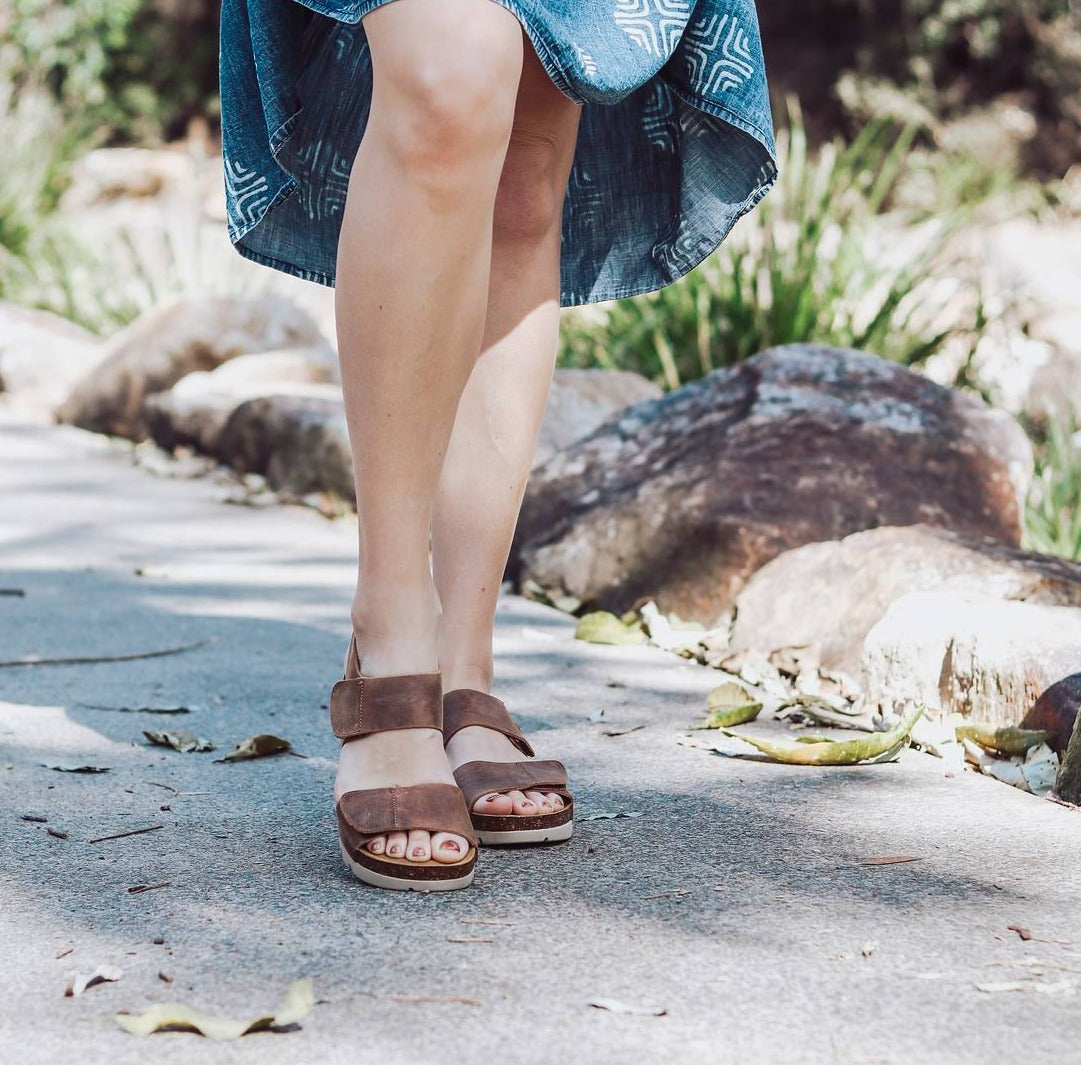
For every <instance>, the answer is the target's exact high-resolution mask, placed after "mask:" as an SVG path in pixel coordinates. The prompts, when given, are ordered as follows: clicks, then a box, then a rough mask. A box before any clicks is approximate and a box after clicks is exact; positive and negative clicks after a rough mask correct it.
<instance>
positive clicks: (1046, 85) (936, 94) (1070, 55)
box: [759, 0, 1081, 176]
mask: <svg viewBox="0 0 1081 1065" xmlns="http://www.w3.org/2000/svg"><path fill="white" fill-rule="evenodd" d="M759 15H760V18H761V21H762V30H763V39H764V43H765V47H766V60H767V64H768V66H769V69H770V73H771V77H772V79H773V81H774V83H775V84H776V85H777V86H783V87H784V88H785V89H786V90H788V91H794V92H796V93H797V94H798V95H800V97H801V99H803V100H804V102H805V104H806V105H807V106H808V108H809V110H810V113H811V114H813V115H814V116H815V118H816V120H817V121H818V129H819V130H822V129H829V130H833V131H838V130H847V131H850V130H851V129H852V128H853V127H852V125H851V121H852V119H853V118H855V120H856V122H857V123H862V122H863V121H864V120H865V119H866V118H867V117H869V116H879V117H882V116H889V117H893V118H894V119H897V120H900V121H902V122H905V123H911V122H918V123H919V124H920V125H921V127H922V129H923V130H924V131H925V133H926V134H927V135H928V138H927V139H928V142H929V143H933V144H935V145H937V146H939V147H943V146H947V142H948V141H949V139H950V131H949V129H948V128H947V127H948V125H949V124H950V123H953V122H955V121H956V120H958V119H959V118H962V117H964V116H966V115H968V114H970V113H973V112H979V111H980V110H981V109H984V108H987V107H988V106H989V105H994V104H996V102H1000V103H1002V104H1003V105H1011V106H1016V107H1018V108H1019V109H1021V110H1022V111H1023V112H1025V113H1027V114H1028V115H1029V116H1031V118H1032V119H1035V123H1034V125H1033V128H1032V129H1031V130H1030V131H1028V132H1027V133H1025V134H1024V135H1023V136H1021V138H1020V141H1021V144H1020V145H1019V155H1018V159H1017V163H1018V164H1019V165H1020V167H1021V168H1022V169H1023V170H1024V169H1030V170H1034V171H1036V172H1038V173H1042V174H1049V175H1055V176H1061V175H1062V174H1063V173H1065V171H1066V169H1067V168H1068V167H1069V166H1070V165H1071V164H1072V163H1074V162H1076V161H1077V160H1078V158H1079V157H1081V4H1079V3H1078V0H946V2H941V0H896V2H894V3H890V4H872V3H868V2H867V0H811V2H809V3H805V4H802V5H800V11H799V16H798V17H793V12H792V8H791V7H790V6H788V5H779V4H762V5H759ZM1005 140H1006V141H1008V140H1009V137H1008V136H1007V137H1006V138H1005ZM984 161H985V164H986V165H987V166H988V168H990V169H995V168H1001V167H1002V166H1003V165H1004V164H1008V162H1009V161H1008V160H1005V159H1003V158H1002V154H1001V152H1000V153H997V154H996V155H992V156H990V157H988V158H986V159H985V160H984Z"/></svg>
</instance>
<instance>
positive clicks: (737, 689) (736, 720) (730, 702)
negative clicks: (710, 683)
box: [693, 680, 762, 729]
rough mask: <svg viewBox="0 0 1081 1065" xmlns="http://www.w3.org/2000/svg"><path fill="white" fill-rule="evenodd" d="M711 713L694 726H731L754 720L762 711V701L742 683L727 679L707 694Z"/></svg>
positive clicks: (707, 707) (700, 727) (704, 727)
mask: <svg viewBox="0 0 1081 1065" xmlns="http://www.w3.org/2000/svg"><path fill="white" fill-rule="evenodd" d="M706 709H707V710H708V711H709V713H708V714H707V715H706V718H705V720H704V721H702V722H701V723H700V724H697V725H695V726H693V727H694V728H697V729H708V728H731V727H732V726H733V725H745V724H747V723H748V722H749V721H754V719H755V718H756V717H758V715H759V714H760V713H761V712H762V703H761V701H760V700H758V699H756V698H755V697H754V695H753V694H752V693H751V692H749V691H748V690H747V689H746V688H745V687H744V686H743V685H742V684H739V683H737V682H736V681H734V680H727V681H725V682H724V683H723V684H718V685H717V687H716V688H714V689H713V690H712V691H711V692H710V693H709V694H708V695H707V696H706Z"/></svg>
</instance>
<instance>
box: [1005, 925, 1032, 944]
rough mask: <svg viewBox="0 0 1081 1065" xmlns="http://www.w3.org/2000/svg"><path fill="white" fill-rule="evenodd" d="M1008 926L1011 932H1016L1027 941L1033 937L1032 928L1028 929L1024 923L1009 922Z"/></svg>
mask: <svg viewBox="0 0 1081 1065" xmlns="http://www.w3.org/2000/svg"><path fill="white" fill-rule="evenodd" d="M1006 928H1007V929H1009V931H1011V932H1016V933H1017V934H1018V935H1019V936H1020V937H1021V938H1022V939H1023V940H1025V942H1028V940H1030V939H1031V938H1032V932H1031V930H1030V929H1028V928H1025V926H1024V925H1020V924H1008V925H1006Z"/></svg>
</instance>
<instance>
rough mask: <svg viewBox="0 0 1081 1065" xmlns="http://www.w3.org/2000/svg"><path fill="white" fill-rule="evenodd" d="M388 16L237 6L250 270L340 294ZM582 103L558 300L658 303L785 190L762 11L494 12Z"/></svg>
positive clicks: (518, 2)
mask: <svg viewBox="0 0 1081 1065" xmlns="http://www.w3.org/2000/svg"><path fill="white" fill-rule="evenodd" d="M389 2H392V0H353V2H347V0H303V3H301V2H300V0H225V2H224V3H223V5H222V16H221V50H220V67H221V100H222V139H223V147H224V170H225V185H226V199H227V205H228V215H229V237H230V239H231V240H232V242H233V244H234V245H235V247H236V249H237V251H238V252H240V254H241V255H243V256H245V257H247V258H249V259H253V260H255V261H257V262H261V263H264V264H265V265H267V266H272V267H275V268H276V269H279V270H284V271H286V272H287V273H291V274H295V275H296V276H298V277H303V278H307V279H308V280H311V281H317V282H320V283H322V284H325V285H333V284H334V268H335V260H336V255H337V242H338V233H339V228H340V226H341V215H342V209H343V207H344V204H345V193H346V189H347V185H348V179H349V170H350V167H351V165H352V160H353V158H354V156H355V154H356V150H357V147H358V146H359V144H360V139H361V136H362V134H363V132H364V127H365V124H366V122H367V117H368V106H369V92H370V88H371V62H370V57H369V52H368V47H367V42H366V39H365V36H364V30H363V27H362V26H361V25H360V21H359V20H360V19H361V18H362V17H363V16H364V15H365V14H366V13H367V12H368V11H370V10H372V9H373V8H375V7H378V6H380V5H381V4H384V3H389ZM493 2H495V3H499V4H501V5H502V6H503V7H505V8H507V9H508V10H509V11H511V12H512V13H514V14H515V15H516V16H517V17H518V18H519V19H520V20H521V22H522V24H523V26H524V27H525V29H526V32H527V34H528V35H529V38H530V40H531V41H532V43H533V46H534V48H535V49H536V51H537V54H538V56H539V57H540V59H541V61H542V62H543V64H544V66H545V68H546V69H547V71H548V74H549V75H550V76H551V78H552V80H553V82H554V83H555V85H556V86H557V88H559V89H560V91H562V92H563V93H564V94H565V95H566V96H568V97H569V98H570V99H572V100H574V101H576V102H578V103H581V104H584V105H585V106H584V109H583V113H582V123H581V128H580V131H579V136H578V146H577V152H576V155H575V160H574V167H573V170H572V172H571V176H570V182H569V184H568V188H567V198H566V202H565V206H564V214H563V244H562V266H561V281H560V301H561V303H562V305H563V306H570V305H574V304H581V303H593V302H597V301H600V300H606V299H613V298H616V297H619V296H629V295H636V294H638V293H641V292H648V291H652V290H654V289H658V288H662V287H664V286H665V285H667V284H670V283H671V282H672V281H675V280H677V279H678V278H680V277H682V276H683V275H684V274H686V273H687V272H688V271H689V270H690V269H691V268H692V267H694V266H695V265H697V264H698V263H699V262H701V260H702V259H703V258H705V257H706V256H707V255H708V254H709V253H710V252H711V251H713V250H714V249H715V248H716V247H717V246H718V245H719V244H720V243H721V241H722V240H723V239H724V238H725V236H726V235H727V234H728V232H729V230H730V229H731V227H732V226H733V224H734V223H735V222H736V220H737V219H738V218H739V217H740V216H741V215H743V214H745V213H746V212H747V211H749V210H750V209H751V208H752V207H753V206H754V205H755V204H756V203H757V202H758V201H759V200H760V199H761V198H762V196H764V195H765V194H766V192H767V191H768V190H769V189H770V187H771V186H772V184H773V182H774V180H775V178H776V167H775V163H774V142H773V124H772V120H771V116H770V105H769V95H768V91H767V85H766V74H765V65H764V63H763V59H762V50H761V42H760V39H759V35H758V19H757V15H756V13H755V8H754V3H753V0H697V2H694V0H493Z"/></svg>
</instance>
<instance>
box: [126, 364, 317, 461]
mask: <svg viewBox="0 0 1081 1065" xmlns="http://www.w3.org/2000/svg"><path fill="white" fill-rule="evenodd" d="M337 380H338V375H337V359H336V357H335V355H334V352H333V350H332V349H331V348H329V347H321V348H294V349H292V350H289V351H265V352H259V353H257V354H252V355H238V356H237V357H236V358H235V359H230V360H229V361H228V362H226V363H222V365H221V366H219V367H218V368H217V369H216V370H210V371H208V372H196V373H190V374H188V375H187V377H182V378H181V379H180V380H179V381H178V382H177V383H176V384H175V385H173V387H172V388H171V389H169V391H168V392H157V393H155V394H154V395H151V396H148V397H147V399H146V403H145V404H144V414H145V417H146V423H147V428H148V430H149V432H150V436H151V437H152V439H153V440H154V441H155V442H156V443H158V444H160V445H161V446H162V447H165V448H173V447H177V446H178V445H189V446H192V447H195V448H197V449H198V450H199V451H202V452H205V453H206V454H209V455H215V454H217V453H218V443H219V440H220V438H221V433H222V430H223V429H224V428H225V423H226V422H227V421H228V419H229V415H230V414H232V413H233V411H234V410H236V408H237V407H239V406H240V404H241V403H243V402H245V401H246V400H249V399H254V398H256V397H257V396H267V395H273V394H275V393H278V392H289V391H291V390H292V387H293V386H294V385H298V384H300V385H305V384H333V383H334V382H336V381H337Z"/></svg>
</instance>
